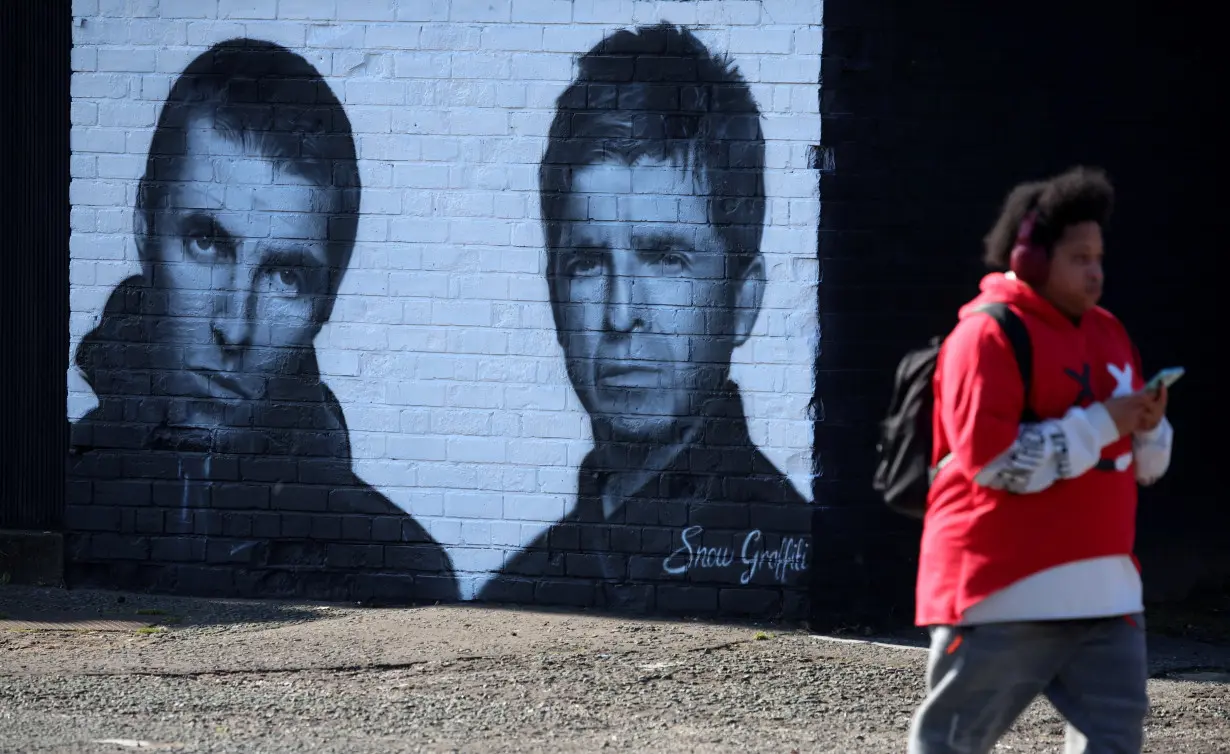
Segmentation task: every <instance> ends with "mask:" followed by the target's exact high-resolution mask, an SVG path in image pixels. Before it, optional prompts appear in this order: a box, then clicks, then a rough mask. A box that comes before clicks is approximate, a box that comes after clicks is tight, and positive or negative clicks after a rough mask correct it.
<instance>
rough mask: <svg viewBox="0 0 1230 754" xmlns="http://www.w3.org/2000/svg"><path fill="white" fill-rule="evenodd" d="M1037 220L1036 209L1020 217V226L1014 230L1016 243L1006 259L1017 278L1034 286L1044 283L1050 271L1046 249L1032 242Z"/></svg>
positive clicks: (1049, 261) (1049, 259) (1037, 286)
mask: <svg viewBox="0 0 1230 754" xmlns="http://www.w3.org/2000/svg"><path fill="white" fill-rule="evenodd" d="M1037 222H1038V211H1037V210H1034V209H1031V210H1030V211H1029V212H1026V213H1025V217H1023V218H1022V219H1021V226H1020V228H1018V229H1017V232H1016V244H1014V245H1013V247H1012V256H1011V257H1009V260H1008V268H1009V269H1011V270H1012V273H1013V274H1014V275H1016V276H1017V278H1019V279H1021V280H1023V281H1025V282H1026V283H1029V284H1030V285H1031V286H1033V287H1035V288H1040V287H1041V286H1043V285H1045V284H1046V279H1047V277H1049V276H1050V272H1051V258H1050V255H1048V254H1047V253H1046V249H1045V248H1043V247H1042V246H1039V245H1038V244H1035V243H1034V242H1033V239H1032V236H1033V233H1034V224H1035V223H1037Z"/></svg>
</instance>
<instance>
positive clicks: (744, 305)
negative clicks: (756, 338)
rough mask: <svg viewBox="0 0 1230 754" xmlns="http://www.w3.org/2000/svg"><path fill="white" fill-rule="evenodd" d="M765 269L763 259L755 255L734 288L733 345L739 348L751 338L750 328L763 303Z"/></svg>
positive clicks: (753, 324) (754, 323)
mask: <svg viewBox="0 0 1230 754" xmlns="http://www.w3.org/2000/svg"><path fill="white" fill-rule="evenodd" d="M764 285H765V269H764V257H763V256H762V255H761V254H759V253H757V254H756V256H755V257H754V258H753V259H752V261H751V262H749V263H748V265H747V268H746V269H744V270H743V274H742V275H740V276H739V281H738V284H737V287H736V288H735V318H734V335H735V337H734V344H735V346H736V347H737V346H741V345H743V344H744V343H746V342H747V339H748V338H749V337H751V334H752V328H753V327H755V326H756V318H757V317H759V316H760V305H761V303H763V301H764Z"/></svg>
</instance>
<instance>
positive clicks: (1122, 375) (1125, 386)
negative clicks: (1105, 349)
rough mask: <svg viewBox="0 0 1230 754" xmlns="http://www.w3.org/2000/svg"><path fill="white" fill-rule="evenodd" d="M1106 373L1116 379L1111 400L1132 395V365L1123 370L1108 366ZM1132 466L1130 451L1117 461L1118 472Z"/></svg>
mask: <svg viewBox="0 0 1230 754" xmlns="http://www.w3.org/2000/svg"><path fill="white" fill-rule="evenodd" d="M1106 371H1108V372H1110V376H1111V377H1114V378H1115V391H1114V392H1113V393H1111V394H1110V397H1111V398H1118V397H1119V396H1121V395H1131V394H1132V392H1133V388H1132V365H1131V364H1130V363H1128V364H1124V365H1123V368H1122V369H1120V368H1119V367H1118V366H1117V365H1115V364H1107V365H1106ZM1131 465H1132V454H1131V452H1130V451H1129V452H1127V453H1123V454H1122V455H1120V456H1119V457H1118V458H1116V459H1115V470H1116V471H1127V470H1128V468H1130V467H1131Z"/></svg>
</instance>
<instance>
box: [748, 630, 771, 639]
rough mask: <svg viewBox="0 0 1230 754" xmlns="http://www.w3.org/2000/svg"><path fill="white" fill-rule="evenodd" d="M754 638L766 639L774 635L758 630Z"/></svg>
mask: <svg viewBox="0 0 1230 754" xmlns="http://www.w3.org/2000/svg"><path fill="white" fill-rule="evenodd" d="M752 638H753V639H755V640H756V641H764V640H765V639H772V638H773V637H772V636H770V635H769V634H766V633H765V632H764V631H757V632H756V635H755V636H753V637H752Z"/></svg>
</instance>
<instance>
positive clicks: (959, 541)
mask: <svg viewBox="0 0 1230 754" xmlns="http://www.w3.org/2000/svg"><path fill="white" fill-rule="evenodd" d="M981 289H982V292H981V294H980V295H979V296H978V297H977V298H975V299H974V300H973V301H972V302H970V303H969V304H967V305H966V306H965V307H963V308H962V309H961V312H960V322H959V323H958V325H957V326H956V328H955V329H954V330H953V331H952V333H951V334H950V335H949V336H948V338H947V339H946V340H945V341H944V344H943V346H942V348H941V350H940V355H939V361H938V363H937V366H936V373H935V414H934V422H933V427H934V446H935V450H934V456H933V458H932V463H933V464H934V463H937V462H938V461H939V460H940V459H941V458H944V457H945V456H947V455H948V454H949V453H951V454H952V456H951V458H950V459H949V461H948V462H947V463H946V465H944V466H943V467H942V468H941V469H940V470H939V472H938V474H937V476H936V478H935V480H934V482H933V483H932V486H931V491H930V494H929V496H928V504H927V514H926V519H925V521H924V526H923V536H922V546H921V552H920V557H919V569H918V583H917V594H916V597H917V602H916V614H915V618H916V623H917V624H918V625H920V626H925V625H934V624H955V623H958V622H959V621H960V618H961V615H962V614H963V613H964V612H965V611H966V610H967V609H968V608H969V607H971V606H972V605H974V604H975V603H977V602H979V601H980V600H982V599H984V598H985V597H987V596H988V595H990V594H992V593H993V592H996V591H998V590H1000V589H1003V588H1004V587H1007V586H1009V585H1011V584H1013V583H1015V582H1017V581H1018V580H1020V579H1023V578H1025V577H1027V576H1030V575H1033V574H1035V573H1038V572H1040V571H1043V570H1046V569H1048V568H1051V567H1054V566H1058V565H1063V564H1065V563H1072V562H1075V561H1079V560H1085V559H1089V558H1098V557H1105V556H1111V555H1129V556H1130V555H1131V553H1132V547H1133V542H1134V540H1135V535H1136V494H1137V488H1136V478H1135V474H1134V469H1133V465H1132V461H1131V455H1130V454H1131V452H1132V437H1131V435H1128V436H1124V437H1119V436H1118V431H1117V430H1116V429H1115V427H1114V423H1113V421H1111V420H1110V416H1109V414H1107V413H1106V411H1105V409H1103V408H1102V407H1101V406H1092V404H1095V403H1100V402H1102V401H1105V400H1106V399H1107V398H1110V397H1111V396H1112V394H1115V395H1118V394H1123V393H1126V392H1130V391H1134V390H1138V389H1140V388H1141V387H1143V380H1142V379H1141V375H1140V360H1139V356H1138V354H1137V351H1136V348H1135V347H1134V346H1133V345H1132V342H1131V340H1130V339H1129V338H1128V335H1127V331H1126V330H1125V329H1124V327H1123V325H1122V324H1121V323H1120V322H1119V320H1117V319H1115V317H1114V316H1113V315H1111V314H1110V312H1108V311H1106V310H1105V309H1101V308H1094V309H1093V310H1091V311H1089V312H1087V313H1086V314H1085V315H1084V317H1082V318H1081V320H1080V323H1079V325H1078V324H1075V323H1074V322H1073V321H1072V320H1070V319H1069V318H1067V317H1066V316H1065V315H1063V314H1062V313H1060V312H1059V310H1058V309H1056V308H1055V307H1054V306H1053V305H1052V304H1050V303H1049V302H1047V301H1046V300H1045V299H1043V298H1042V297H1041V296H1039V295H1038V294H1037V293H1036V292H1035V291H1034V290H1033V289H1032V288H1030V287H1029V286H1028V285H1026V284H1024V283H1022V282H1021V281H1019V280H1017V279H1015V278H1014V277H1011V276H1006V275H1004V274H1000V273H995V274H991V275H988V276H986V277H985V278H984V279H983V281H982V285H981ZM992 301H996V302H1003V303H1006V304H1008V305H1009V307H1010V308H1011V309H1012V310H1013V311H1014V312H1015V313H1016V314H1017V315H1018V316H1019V317H1020V318H1021V319H1022V321H1023V322H1024V323H1025V325H1026V328H1027V329H1028V331H1029V334H1030V340H1031V342H1032V346H1033V384H1032V389H1031V395H1030V396H1029V405H1030V407H1031V408H1032V409H1033V411H1034V412H1035V413H1036V414H1037V415H1038V417H1039V418H1040V419H1042V420H1043V422H1042V423H1041V424H1035V425H1032V427H1033V429H1030V427H1029V426H1023V425H1022V421H1021V417H1022V413H1023V409H1024V407H1025V395H1024V392H1025V391H1024V384H1023V383H1022V381H1021V376H1020V371H1019V369H1018V367H1017V364H1016V359H1015V356H1014V355H1013V351H1012V346H1011V345H1010V343H1009V341H1008V339H1007V337H1006V336H1005V335H1004V333H1003V331H1002V329H1001V328H1000V326H999V325H998V324H997V323H996V322H995V321H994V320H993V319H991V317H989V316H987V315H985V314H981V313H976V312H973V311H972V310H973V307H975V306H977V305H980V304H983V303H987V302H992ZM1074 407H1075V409H1074ZM1082 409H1087V410H1082ZM1046 420H1055V421H1046ZM1027 430H1028V431H1027ZM1009 449H1011V451H1009ZM997 469H998V470H997ZM1013 474H1016V475H1017V477H1015V478H1014V477H1013ZM1021 475H1024V476H1031V475H1032V477H1031V478H1032V479H1034V480H1035V481H1036V480H1037V479H1039V478H1042V477H1046V480H1045V482H1043V483H1036V484H1035V483H1034V482H1030V481H1026V480H1022V479H1020V478H1019V477H1020V476H1021ZM1048 475H1049V476H1048ZM976 478H977V481H975V479H976ZM1014 479H1015V481H1014ZM1030 484H1035V486H1034V488H1032V489H1031V488H1029V485H1030ZM1009 490H1014V491H1009ZM1018 493H1025V494H1018Z"/></svg>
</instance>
